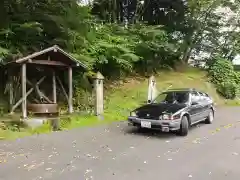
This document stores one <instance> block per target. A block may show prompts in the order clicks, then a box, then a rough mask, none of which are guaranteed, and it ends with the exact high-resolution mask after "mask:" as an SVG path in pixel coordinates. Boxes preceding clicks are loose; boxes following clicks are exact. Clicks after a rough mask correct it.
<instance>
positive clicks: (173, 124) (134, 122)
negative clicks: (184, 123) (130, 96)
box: [128, 116, 181, 131]
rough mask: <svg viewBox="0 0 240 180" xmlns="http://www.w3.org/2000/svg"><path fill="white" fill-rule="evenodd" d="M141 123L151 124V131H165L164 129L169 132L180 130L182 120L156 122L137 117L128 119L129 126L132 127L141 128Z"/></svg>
mask: <svg viewBox="0 0 240 180" xmlns="http://www.w3.org/2000/svg"><path fill="white" fill-rule="evenodd" d="M141 121H144V122H151V129H158V130H163V129H164V128H165V129H166V128H167V129H169V131H176V130H179V129H180V126H181V119H176V120H154V119H141V118H137V117H131V116H130V117H128V124H129V125H131V126H137V127H141Z"/></svg>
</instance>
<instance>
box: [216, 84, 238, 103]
mask: <svg viewBox="0 0 240 180" xmlns="http://www.w3.org/2000/svg"><path fill="white" fill-rule="evenodd" d="M238 90H239V86H238V85H237V84H236V83H235V82H231V81H226V82H222V83H221V84H220V85H218V86H217V91H218V93H220V94H221V95H222V96H223V97H225V98H226V99H234V98H236V96H237V94H238Z"/></svg>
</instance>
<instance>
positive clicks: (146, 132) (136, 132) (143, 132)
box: [125, 122, 206, 139]
mask: <svg viewBox="0 0 240 180" xmlns="http://www.w3.org/2000/svg"><path fill="white" fill-rule="evenodd" d="M205 125H206V124H205V123H204V122H203V123H202V122H200V123H198V124H195V125H193V126H192V127H191V128H190V129H189V135H190V134H191V132H192V131H195V130H196V129H198V128H201V127H202V126H205ZM125 133H126V134H128V135H133V136H145V137H149V138H158V139H172V138H178V137H181V136H178V135H177V134H176V133H175V132H167V133H165V132H161V131H159V130H153V129H141V128H137V127H128V128H126V129H125Z"/></svg>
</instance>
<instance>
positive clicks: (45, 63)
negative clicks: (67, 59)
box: [29, 60, 68, 67]
mask: <svg viewBox="0 0 240 180" xmlns="http://www.w3.org/2000/svg"><path fill="white" fill-rule="evenodd" d="M29 64H40V65H52V66H65V67H67V66H68V65H67V64H64V63H62V62H60V61H50V60H32V61H30V62H29Z"/></svg>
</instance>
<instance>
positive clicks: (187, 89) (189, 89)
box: [165, 88, 197, 92]
mask: <svg viewBox="0 0 240 180" xmlns="http://www.w3.org/2000/svg"><path fill="white" fill-rule="evenodd" d="M191 91H197V90H196V89H195V88H177V89H168V90H167V91H165V92H191Z"/></svg>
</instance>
